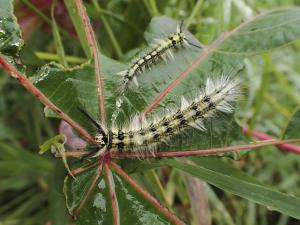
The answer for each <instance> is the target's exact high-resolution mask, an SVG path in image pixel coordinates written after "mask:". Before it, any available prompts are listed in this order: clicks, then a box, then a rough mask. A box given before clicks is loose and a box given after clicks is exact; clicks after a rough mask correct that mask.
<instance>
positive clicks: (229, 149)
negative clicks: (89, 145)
mask: <svg viewBox="0 0 300 225" xmlns="http://www.w3.org/2000/svg"><path fill="white" fill-rule="evenodd" d="M294 142H300V138H297V139H287V140H280V141H278V140H277V141H276V140H274V141H265V142H261V143H256V144H248V145H235V146H229V147H222V148H211V149H203V150H187V151H169V152H154V153H153V152H143V154H142V157H143V158H162V157H183V156H193V155H197V156H200V155H211V154H219V153H224V152H235V151H241V150H247V149H256V148H261V147H265V146H270V145H282V144H286V143H294ZM111 157H112V158H137V157H141V153H139V152H116V153H111Z"/></svg>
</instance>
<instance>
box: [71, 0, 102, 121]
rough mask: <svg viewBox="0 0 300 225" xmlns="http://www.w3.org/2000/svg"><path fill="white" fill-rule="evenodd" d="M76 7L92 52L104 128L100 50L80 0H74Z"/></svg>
mask: <svg viewBox="0 0 300 225" xmlns="http://www.w3.org/2000/svg"><path fill="white" fill-rule="evenodd" d="M75 3H76V7H77V9H78V11H79V14H80V16H81V18H82V22H83V24H84V30H85V33H86V36H87V41H88V43H89V46H90V48H91V50H92V54H93V56H94V61H95V75H96V80H97V86H98V105H99V115H100V121H101V122H102V124H103V125H104V126H106V115H105V106H104V96H103V85H102V78H101V70H100V68H101V67H100V50H99V46H98V45H97V41H96V37H95V33H94V31H93V28H92V26H91V23H90V20H89V17H88V15H87V13H86V9H85V7H84V5H83V3H82V0H75Z"/></svg>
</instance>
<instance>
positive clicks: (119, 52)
mask: <svg viewBox="0 0 300 225" xmlns="http://www.w3.org/2000/svg"><path fill="white" fill-rule="evenodd" d="M92 3H93V5H94V7H95V9H96V11H97V12H98V13H99V14H100V19H101V21H102V22H103V25H104V27H105V30H106V31H107V33H108V36H109V37H110V40H111V42H112V45H113V46H114V48H115V50H116V53H117V56H118V58H121V57H122V56H123V52H122V49H121V47H120V45H119V43H118V41H117V38H116V36H115V34H114V32H113V30H112V29H111V27H110V25H109V23H108V21H107V19H106V17H105V16H104V15H103V14H102V11H101V7H100V4H99V2H98V1H97V0H92Z"/></svg>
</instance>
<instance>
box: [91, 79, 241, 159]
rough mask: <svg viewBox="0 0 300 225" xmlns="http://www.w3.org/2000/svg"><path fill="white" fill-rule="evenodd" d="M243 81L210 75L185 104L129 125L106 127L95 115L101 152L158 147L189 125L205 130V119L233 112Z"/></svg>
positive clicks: (183, 99) (96, 140) (98, 153)
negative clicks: (150, 118)
mask: <svg viewBox="0 0 300 225" xmlns="http://www.w3.org/2000/svg"><path fill="white" fill-rule="evenodd" d="M238 84H239V82H238V81H237V80H231V79H230V78H229V77H223V78H221V79H219V80H217V81H212V80H211V79H208V80H207V82H206V86H205V88H204V90H202V91H200V92H199V94H198V95H197V96H196V97H195V98H194V99H193V100H192V101H187V100H186V99H185V98H184V97H182V99H181V107H178V108H177V109H175V110H171V112H170V113H168V114H166V115H164V116H163V117H162V118H158V119H155V120H152V121H151V122H149V123H148V122H146V120H145V119H144V120H143V121H142V122H135V123H133V125H131V126H129V127H128V128H126V129H120V128H112V129H103V128H102V126H101V125H100V124H99V123H97V122H96V121H94V120H93V119H91V117H89V119H90V120H92V122H93V124H94V125H95V126H96V127H97V128H98V133H97V134H96V135H95V142H96V143H97V144H98V152H97V153H96V154H95V155H100V154H102V153H104V152H106V151H110V152H116V151H140V152H142V151H146V150H150V151H151V150H155V146H156V145H157V144H159V143H162V142H165V141H167V140H168V139H169V138H171V137H172V136H173V135H175V134H178V133H181V132H184V131H185V130H186V129H187V128H188V127H189V126H191V127H194V128H196V129H199V130H201V131H205V127H204V125H203V122H204V121H205V120H206V119H207V118H210V117H212V116H213V115H214V114H215V113H216V112H217V111H221V112H224V113H230V112H232V111H233V106H232V103H234V102H235V101H236V99H237V97H238V96H239V94H240V91H239V88H238Z"/></svg>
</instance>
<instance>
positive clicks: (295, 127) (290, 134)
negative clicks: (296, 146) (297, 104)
mask: <svg viewBox="0 0 300 225" xmlns="http://www.w3.org/2000/svg"><path fill="white" fill-rule="evenodd" d="M299 122H300V108H297V109H296V111H295V113H294V114H293V116H292V118H291V119H290V121H289V122H288V124H287V127H286V129H285V131H284V134H283V135H282V137H283V139H290V138H299V137H300V126H299Z"/></svg>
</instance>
